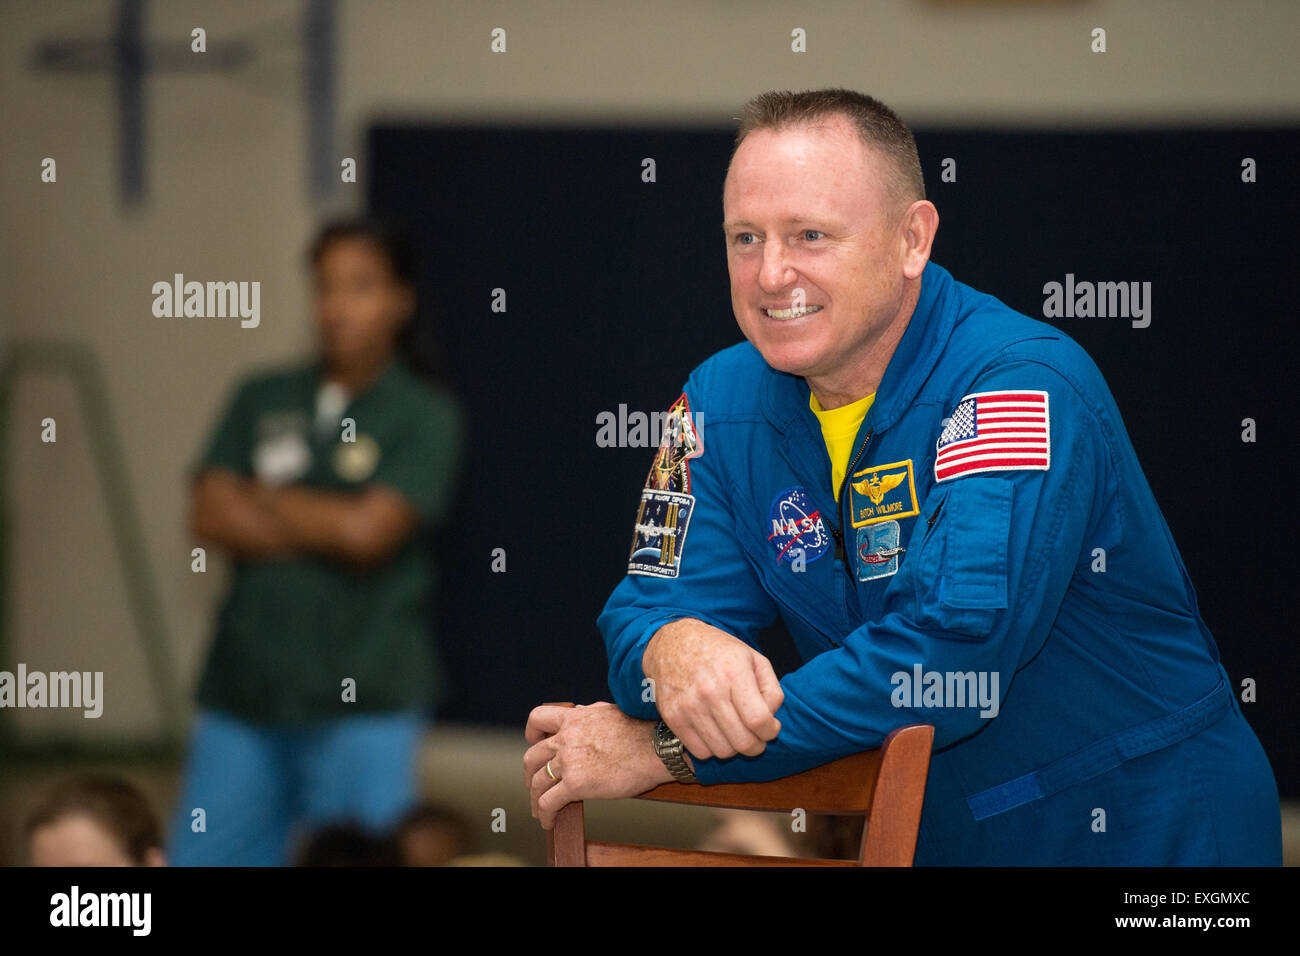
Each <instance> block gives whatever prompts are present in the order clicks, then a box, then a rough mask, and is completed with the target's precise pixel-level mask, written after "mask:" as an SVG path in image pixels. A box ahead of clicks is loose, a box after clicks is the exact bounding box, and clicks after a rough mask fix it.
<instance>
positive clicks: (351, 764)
mask: <svg viewBox="0 0 1300 956" xmlns="http://www.w3.org/2000/svg"><path fill="white" fill-rule="evenodd" d="M426 724H427V720H426V718H425V717H424V716H423V715H422V714H421V713H420V712H418V711H402V712H397V713H386V714H359V715H357V716H355V717H347V718H342V719H338V720H330V721H323V722H320V723H316V724H308V725H301V726H299V725H292V726H291V725H278V724H255V723H249V722H247V721H244V720H240V719H239V718H237V717H233V716H231V715H230V714H226V713H222V712H219V711H214V710H201V711H199V713H198V714H197V716H196V719H195V724H194V728H193V731H192V737H191V743H190V751H189V757H188V759H187V761H186V767H185V773H184V778H183V780H182V783H181V793H180V797H179V799H178V800H177V805H176V810H175V812H174V814H173V817H172V823H171V833H170V845H169V847H168V860H167V862H168V863H169V864H171V865H172V866H283V865H286V864H288V863H290V862H291V860H290V855H291V854H292V852H293V850H294V846H293V841H294V840H295V839H297V838H298V837H299V836H301V835H302V832H303V831H306V830H310V829H314V828H316V827H319V826H321V825H322V824H326V823H333V822H340V821H344V820H352V821H355V822H358V823H360V824H361V825H362V826H365V827H368V828H371V829H374V830H377V831H378V830H384V829H387V828H389V827H391V826H392V825H393V824H395V823H396V822H397V821H398V819H399V818H400V817H401V816H402V814H403V813H405V812H406V811H407V810H409V809H410V808H411V807H412V806H414V805H415V803H416V801H417V799H418V797H417V792H416V757H417V750H418V747H419V743H420V738H421V736H422V735H423V732H424V730H425V727H426ZM196 808H202V809H203V811H204V815H203V816H204V825H205V829H204V830H202V831H200V832H195V825H196V824H195V821H196V820H197V819H198V817H197V815H196V814H195V813H194V811H195V809H196Z"/></svg>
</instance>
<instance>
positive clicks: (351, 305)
mask: <svg viewBox="0 0 1300 956" xmlns="http://www.w3.org/2000/svg"><path fill="white" fill-rule="evenodd" d="M310 261H311V267H312V275H313V280H314V288H313V305H314V312H315V318H316V325H317V330H318V333H319V343H320V352H319V355H318V356H317V357H315V358H313V359H312V360H311V361H309V362H307V363H305V364H302V365H298V366H294V367H291V368H286V369H277V370H274V371H269V372H268V371H262V372H258V373H255V374H253V375H250V376H249V377H247V378H246V379H245V380H244V381H243V382H242V383H241V384H240V386H239V387H238V388H237V389H236V390H235V393H234V397H233V399H232V400H231V401H230V404H229V406H228V408H227V409H226V411H225V414H224V416H223V417H222V419H221V421H220V423H219V425H218V426H217V428H216V430H215V433H214V434H213V436H212V438H211V440H210V442H209V443H208V446H207V449H206V451H205V453H204V454H203V456H202V458H201V459H200V460H199V462H198V463H197V467H196V469H195V472H194V483H193V491H192V502H191V505H192V510H191V522H190V524H191V529H192V532H193V534H194V535H195V536H196V537H197V538H198V539H200V541H201V542H202V543H204V544H207V545H210V546H216V547H218V548H221V549H223V550H224V551H226V552H227V553H228V554H229V555H230V557H231V559H232V562H233V576H232V580H231V584H230V591H229V594H228V595H227V596H226V598H225V600H224V602H223V604H222V606H221V611H220V615H219V618H218V622H217V628H216V635H215V638H214V641H213V644H212V647H211V650H210V653H209V655H208V658H207V662H206V665H205V667H204V669H203V673H202V677H201V679H200V682H199V688H198V713H197V717H196V721H195V726H194V729H193V732H192V741H191V748H190V753H189V757H188V760H187V764H186V769H185V776H184V781H183V784H182V792H181V797H180V800H179V803H178V805H177V808H176V812H175V816H174V819H173V823H172V832H171V846H170V852H169V858H170V859H171V860H172V861H173V862H174V863H175V864H176V865H182V866H183V865H223V864H229V865H279V864H283V863H285V862H287V860H288V859H289V857H290V855H291V852H292V848H291V841H292V839H293V837H294V830H295V827H299V826H307V827H315V826H319V825H320V824H323V823H326V822H330V821H337V820H343V819H352V820H356V821H358V822H360V823H362V824H363V825H366V826H369V827H373V828H376V829H379V828H384V827H387V826H389V825H391V824H392V823H393V822H395V821H396V820H397V819H398V818H399V817H400V816H401V815H402V814H403V813H404V812H405V811H406V810H408V809H410V807H411V806H412V804H414V803H415V801H416V782H415V763H416V750H417V746H418V744H419V740H420V736H421V733H422V730H423V727H424V724H425V717H424V715H425V714H426V713H427V711H428V708H429V706H430V704H431V703H432V700H433V698H434V696H435V694H436V690H437V681H438V675H437V670H436V659H435V655H434V652H433V643H432V640H431V637H430V634H429V621H430V616H431V615H430V604H429V601H430V597H431V593H432V586H433V568H432V566H431V562H430V556H429V548H428V540H427V532H428V531H429V530H430V529H431V528H432V527H433V526H434V525H435V524H437V523H438V522H440V521H441V520H442V519H443V518H444V517H446V515H447V508H448V505H449V501H450V497H451V493H452V489H453V483H454V479H455V476H456V473H457V471H458V463H459V459H460V453H461V448H462V444H463V419H462V415H461V412H460V408H459V406H458V404H457V402H456V401H455V399H454V398H453V397H452V395H451V393H450V392H449V391H448V390H447V389H446V388H445V387H444V386H443V385H441V384H439V382H438V380H437V378H436V376H435V375H433V374H432V368H431V364H430V363H429V361H428V359H427V358H426V357H425V354H424V353H422V352H421V350H420V349H419V348H418V347H417V342H418V341H419V338H418V336H419V327H418V326H417V324H416V318H415V316H416V293H415V261H414V256H413V254H412V251H411V246H410V243H409V242H408V241H407V240H406V238H405V237H404V235H403V234H402V233H400V232H399V231H398V230H396V229H395V228H393V227H391V226H388V225H385V224H383V223H378V222H373V221H368V220H349V221H345V222H337V223H333V224H330V225H327V226H326V227H325V228H324V229H323V230H322V231H321V232H320V234H319V235H318V237H317V238H316V240H315V242H314V243H313V244H312V247H311V252H310Z"/></svg>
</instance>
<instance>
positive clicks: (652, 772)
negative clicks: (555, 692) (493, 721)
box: [524, 702, 673, 830]
mask: <svg viewBox="0 0 1300 956" xmlns="http://www.w3.org/2000/svg"><path fill="white" fill-rule="evenodd" d="M653 728H654V721H650V720H635V719H634V718H632V717H629V716H627V715H626V714H624V713H623V712H622V711H621V710H619V709H618V708H617V707H616V706H614V705H613V704H609V703H604V702H601V703H596V704H590V705H588V706H586V707H583V706H578V707H557V706H555V705H553V704H543V705H542V706H540V707H535V708H534V709H533V712H532V713H531V714H529V715H528V729H527V730H526V731H525V736H526V737H527V738H528V742H529V743H530V744H532V746H531V747H529V748H528V752H527V753H525V754H524V783H525V784H526V785H527V787H528V789H529V790H530V791H531V798H532V806H533V816H535V817H537V819H538V820H540V821H541V823H542V827H543V828H544V829H547V830H549V829H551V827H553V826H554V825H555V814H556V813H558V812H559V810H560V808H561V807H563V806H564V805H565V804H567V803H572V802H573V801H574V800H617V799H619V798H621V797H635V796H637V795H638V794H642V793H645V792H646V791H647V790H651V789H653V788H654V787H657V786H659V784H661V783H670V782H671V781H672V779H673V775H672V774H671V773H669V772H668V768H667V767H665V766H664V762H663V761H662V760H660V759H659V756H658V754H656V753H655V749H654V743H653V742H652V740H651V736H650V734H651V731H652V730H653ZM547 763H549V764H550V773H547V770H546V765H547ZM552 774H553V775H554V777H555V779H552Z"/></svg>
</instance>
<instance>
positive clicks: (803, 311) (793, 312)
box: [763, 305, 822, 319]
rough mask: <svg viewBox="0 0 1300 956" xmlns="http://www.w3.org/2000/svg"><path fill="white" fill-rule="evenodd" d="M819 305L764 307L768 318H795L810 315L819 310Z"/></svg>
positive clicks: (820, 308)
mask: <svg viewBox="0 0 1300 956" xmlns="http://www.w3.org/2000/svg"><path fill="white" fill-rule="evenodd" d="M821 310H822V307H821V306H820V305H809V306H803V307H801V308H797V309H764V310H763V311H764V312H766V313H767V315H768V317H769V318H772V319H797V318H800V317H801V316H805V315H810V314H811V313H813V312H820V311H821Z"/></svg>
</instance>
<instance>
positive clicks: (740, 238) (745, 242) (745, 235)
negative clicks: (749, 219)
mask: <svg viewBox="0 0 1300 956" xmlns="http://www.w3.org/2000/svg"><path fill="white" fill-rule="evenodd" d="M751 239H754V234H753V233H752V232H742V233H740V234H739V235H737V236H736V243H737V244H738V245H742V246H752V245H753V244H754V243H753V242H750V241H749V240H751Z"/></svg>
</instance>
